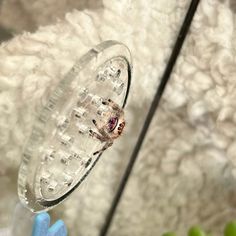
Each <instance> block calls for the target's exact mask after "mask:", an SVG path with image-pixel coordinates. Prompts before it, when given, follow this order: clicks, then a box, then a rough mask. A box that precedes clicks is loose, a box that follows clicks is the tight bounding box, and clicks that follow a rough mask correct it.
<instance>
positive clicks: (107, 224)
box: [99, 0, 200, 236]
mask: <svg viewBox="0 0 236 236" xmlns="http://www.w3.org/2000/svg"><path fill="white" fill-rule="evenodd" d="M199 2H200V0H192V2H191V4H190V6H189V9H188V11H187V14H186V16H185V19H184V22H183V24H182V26H181V29H180V31H179V34H178V37H177V40H176V42H175V46H174V48H173V51H172V53H171V55H170V59H169V61H168V64H167V66H166V68H165V71H164V73H163V76H162V79H161V82H160V85H159V86H158V89H157V91H156V94H155V96H154V99H153V101H152V104H151V106H150V109H149V111H148V114H147V116H146V120H145V123H144V125H143V127H142V130H141V133H140V135H139V138H138V141H137V143H136V145H135V148H134V150H133V152H132V154H131V157H130V161H129V163H128V165H127V167H126V170H125V173H124V175H123V177H122V179H121V182H120V185H119V188H118V190H117V193H116V195H115V197H114V199H113V202H112V205H111V208H110V209H109V212H108V214H107V217H106V221H105V223H104V225H103V227H102V229H101V232H100V234H99V235H100V236H106V235H107V233H108V230H109V228H110V225H111V223H112V220H113V217H114V214H115V211H116V209H117V206H118V204H119V202H120V199H121V196H122V194H123V192H124V189H125V186H126V184H127V181H128V179H129V177H130V174H131V171H132V169H133V166H134V164H135V161H136V160H137V156H138V154H139V151H140V149H141V147H142V144H143V141H144V138H145V136H146V134H147V131H148V128H149V126H150V124H151V121H152V119H153V116H154V114H155V112H156V110H157V108H158V106H159V103H160V100H161V97H162V95H163V92H164V90H165V87H166V85H167V82H168V81H169V79H170V75H171V73H172V70H173V68H174V65H175V63H176V60H177V58H178V56H179V53H180V51H181V49H182V46H183V43H184V41H185V38H186V36H187V33H188V31H189V28H190V25H191V22H192V20H193V17H194V14H195V12H196V10H197V6H198V4H199Z"/></svg>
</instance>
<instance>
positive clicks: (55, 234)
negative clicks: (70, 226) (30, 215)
mask: <svg viewBox="0 0 236 236" xmlns="http://www.w3.org/2000/svg"><path fill="white" fill-rule="evenodd" d="M49 225H50V216H49V214H48V213H40V214H38V215H36V216H35V218H34V225H33V234H32V236H66V235H67V229H66V226H65V224H64V222H63V221H62V220H58V221H57V222H56V223H55V224H53V225H52V226H51V227H50V228H49Z"/></svg>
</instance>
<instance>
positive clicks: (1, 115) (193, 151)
mask: <svg viewBox="0 0 236 236" xmlns="http://www.w3.org/2000/svg"><path fill="white" fill-rule="evenodd" d="M7 2H8V3H7ZM49 2H50V3H51V4H48V3H49ZM74 2H80V1H72V0H70V1H63V0H59V1H56V3H55V2H54V3H52V1H50V0H40V1H31V0H14V1H13V0H11V1H5V2H3V3H2V9H1V13H0V20H1V24H2V25H3V26H4V27H6V28H10V29H14V30H15V32H20V31H21V30H22V29H25V30H35V29H37V28H38V26H40V25H49V24H50V25H49V26H44V27H41V28H39V29H37V30H36V31H35V32H34V33H32V34H29V33H24V34H22V35H19V36H15V38H13V39H12V40H11V41H9V42H7V43H4V44H2V45H1V46H0V91H1V92H0V154H1V158H0V166H1V168H0V175H1V178H0V186H1V189H2V190H3V189H4V191H1V194H0V201H1V204H0V223H1V225H2V226H3V227H4V226H5V225H6V224H8V216H9V214H10V213H11V211H12V210H11V209H12V208H13V204H14V202H15V201H16V199H17V196H16V180H17V170H18V166H19V163H20V160H21V152H22V148H23V146H24V144H25V142H26V140H27V138H28V137H29V134H30V131H31V127H32V124H33V122H34V118H35V116H36V115H37V114H38V112H39V111H40V109H41V108H42V106H43V105H44V104H45V102H46V100H47V98H48V95H49V94H50V92H51V91H52V90H53V89H54V88H55V86H56V84H57V83H58V81H59V80H60V79H61V78H62V77H63V75H64V74H65V73H66V71H67V70H68V69H69V68H70V67H71V66H72V65H73V62H74V60H75V59H76V58H78V57H80V56H81V55H83V54H84V53H85V52H86V51H87V50H89V48H91V47H92V46H93V45H95V44H98V43H99V42H101V41H103V40H107V39H115V40H118V41H121V42H123V43H125V44H126V45H127V46H128V47H129V48H130V50H131V53H132V55H133V64H134V75H133V83H132V87H131V92H130V95H131V96H130V98H129V101H128V106H127V108H126V117H127V118H126V119H127V121H128V124H127V129H126V131H125V134H124V135H123V136H122V137H121V138H120V139H119V140H118V141H117V142H116V143H115V144H114V147H112V148H111V149H110V150H108V151H107V152H106V153H105V154H104V156H103V158H101V160H100V161H99V163H98V164H97V166H96V168H95V169H94V171H93V172H92V173H91V175H90V176H89V177H88V180H87V181H86V182H85V183H84V184H83V185H82V186H81V189H80V191H76V193H74V194H73V195H72V196H71V197H70V198H69V199H68V200H67V201H66V202H65V203H64V204H63V205H61V206H59V207H58V208H56V209H55V210H54V211H53V214H54V216H55V217H62V219H64V220H65V221H66V224H67V225H68V230H69V232H70V235H72V236H75V235H76V236H78V235H86V236H90V235H91V236H95V235H97V232H98V231H99V228H100V227H101V225H102V223H103V221H104V217H105V215H106V212H107V209H108V208H109V205H110V203H111V199H112V197H113V195H114V192H115V189H116V187H117V184H118V181H119V178H120V176H121V174H122V172H123V167H124V166H125V164H126V163H127V161H128V160H127V159H128V157H129V154H130V153H131V151H132V147H133V144H134V143H135V141H136V136H137V134H138V132H139V131H140V127H141V124H142V123H143V121H144V117H145V113H146V111H147V109H148V105H149V104H150V101H151V99H152V97H153V94H154V92H155V88H156V87H157V85H158V82H159V78H160V76H161V74H162V72H163V69H164V66H165V64H166V61H167V58H168V56H169V53H170V51H171V49H172V46H173V42H174V41H175V37H176V34H177V32H178V29H179V27H180V24H181V22H182V19H183V17H184V13H185V11H186V9H187V7H188V3H189V1H187V0H180V1H176V0H168V1H166V0H161V1H154V0H153V1H152V0H129V1H126V0H122V1H120V0H113V1H110V0H103V3H102V2H100V1H98V2H97V1H89V4H88V3H84V5H83V4H82V3H81V5H79V3H78V5H76V3H74ZM82 2H83V1H82ZM10 3H11V4H13V5H14V6H16V4H19V5H20V6H22V7H21V8H19V7H18V8H17V9H15V8H14V9H13V8H11V5H10ZM8 4H9V5H8ZM65 5H66V6H67V7H64V6H65ZM49 6H50V7H49ZM75 7H76V8H77V9H79V10H81V9H82V10H81V11H77V10H74V11H72V12H71V13H67V14H66V15H65V18H64V17H63V15H64V14H65V13H66V12H67V11H69V10H71V9H72V8H75ZM13 10H15V11H16V12H13ZM42 12H43V14H41V13H42ZM51 15H53V18H52V17H49V16H51ZM17 16H20V17H18V18H17ZM56 18H61V21H60V22H58V23H55V21H54V20H55V19H56ZM235 37H236V32H235V4H234V1H233V0H231V1H227V2H226V1H219V0H203V1H201V4H200V6H199V9H198V11H197V14H196V16H195V18H194V22H193V25H192V28H191V32H190V34H189V37H188V38H187V41H186V43H185V45H184V48H183V51H182V53H181V56H180V57H179V60H178V62H177V65H176V68H175V70H174V73H173V75H172V78H171V81H170V83H169V85H168V87H167V90H166V92H165V94H164V99H163V100H162V104H161V107H160V108H159V110H158V112H157V114H156V116H155V118H154V120H153V123H152V125H151V129H150V131H149V133H148V137H147V139H146V141H145V143H144V146H143V149H142V152H141V154H140V156H139V159H138V162H137V163H136V165H135V168H134V171H133V174H132V177H131V179H130V181H129V183H128V186H127V189H126V191H125V194H124V198H123V199H122V202H121V204H120V206H119V209H118V214H117V215H116V217H115V219H114V223H113V226H112V228H111V235H114V236H115V235H117V236H119V235H120V236H126V235H127V236H128V235H132V236H143V235H145V236H149V235H150V236H151V235H160V234H161V233H162V232H165V231H170V230H174V231H176V230H177V232H178V233H179V234H180V235H184V233H186V231H187V228H188V227H189V226H191V225H193V224H196V223H199V224H201V225H203V227H204V228H205V229H207V228H213V226H214V229H215V231H216V232H217V231H218V232H220V230H223V226H224V222H226V220H228V219H230V218H232V217H233V216H235V212H234V211H233V210H234V207H235V204H236V202H235V197H236V194H235V189H236V188H235V187H236V186H235V173H236V172H235V169H234V167H235V166H236V158H235V151H236V141H235V134H236V126H235V122H236V115H235V108H236V103H235V101H236V100H235V99H236V97H235V96H236V95H235V94H236V93H235V86H236V82H235V76H236V67H235V62H236V59H235V48H236V40H235ZM222 221H223V222H222ZM221 222H222V223H221ZM214 235H217V234H214Z"/></svg>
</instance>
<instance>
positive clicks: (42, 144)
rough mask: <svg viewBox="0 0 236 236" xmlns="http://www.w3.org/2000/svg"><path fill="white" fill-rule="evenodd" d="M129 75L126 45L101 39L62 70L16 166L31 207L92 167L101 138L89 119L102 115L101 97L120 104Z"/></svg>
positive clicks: (53, 197) (64, 190)
mask: <svg viewBox="0 0 236 236" xmlns="http://www.w3.org/2000/svg"><path fill="white" fill-rule="evenodd" d="M130 80H131V56H130V52H129V50H128V48H127V47H126V46H124V45H123V44H121V43H118V42H115V41H105V42H103V43H101V44H99V45H98V46H96V47H94V48H93V49H91V50H90V51H89V52H88V53H87V54H85V55H84V56H83V57H81V58H80V59H79V60H78V61H77V62H76V63H75V65H74V66H73V67H72V68H71V70H70V71H69V72H68V73H67V74H66V75H65V77H64V79H63V80H62V81H61V82H60V83H59V85H58V86H57V88H56V89H55V91H54V92H53V93H52V95H51V96H50V98H49V100H48V102H47V105H46V106H45V107H44V108H43V109H42V112H41V114H40V116H39V117H38V118H37V119H36V121H35V124H34V126H33V129H32V134H31V136H30V138H29V141H28V143H27V145H26V147H25V150H24V153H23V159H22V163H21V166H20V170H19V178H18V194H19V197H20V199H21V201H22V202H23V204H25V205H26V206H27V207H28V208H29V209H31V210H32V211H34V212H38V211H42V210H46V209H50V208H52V207H54V206H55V205H57V204H59V203H60V202H61V201H63V200H64V199H65V198H66V197H67V196H68V195H70V193H72V192H73V191H74V190H75V189H76V188H77V187H78V186H79V185H80V183H81V182H82V181H83V180H84V178H85V177H86V176H87V175H88V173H89V172H90V170H91V169H92V168H93V167H94V165H95V164H96V162H97V160H98V159H99V157H100V156H101V153H98V154H97V155H94V153H95V152H96V151H97V150H100V149H101V148H102V147H103V145H104V143H103V142H101V141H100V140H98V139H96V138H94V137H91V135H89V131H90V130H93V129H94V124H93V122H92V120H93V119H95V120H99V121H100V122H106V121H103V119H106V116H104V115H103V114H104V113H106V112H107V110H108V109H109V107H108V106H106V105H104V104H103V101H104V99H111V100H112V101H114V102H115V103H116V104H118V105H119V106H120V107H124V106H125V103H126V100H127V95H128V92H129V87H130Z"/></svg>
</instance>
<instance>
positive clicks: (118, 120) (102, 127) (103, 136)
mask: <svg viewBox="0 0 236 236" xmlns="http://www.w3.org/2000/svg"><path fill="white" fill-rule="evenodd" d="M102 104H103V105H107V106H108V107H109V111H108V112H106V113H105V114H104V117H103V119H104V120H106V122H97V121H96V120H92V122H93V124H94V125H95V127H96V128H97V131H98V133H97V132H94V131H93V130H89V133H90V135H91V136H92V137H95V138H97V139H99V140H100V141H101V142H105V145H104V147H103V148H102V149H100V150H98V151H96V152H94V153H93V155H97V154H100V153H102V152H103V151H105V150H106V149H107V148H109V147H110V146H112V144H113V141H114V139H116V138H118V137H119V136H120V135H121V134H122V131H123V129H124V127H125V120H124V111H123V110H122V108H120V107H119V106H118V105H117V104H116V103H115V102H113V101H112V100H111V99H107V100H105V101H103V102H102Z"/></svg>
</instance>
